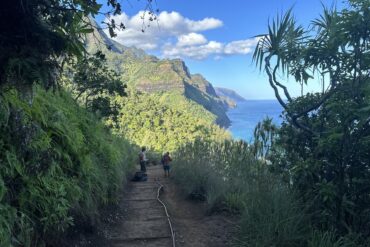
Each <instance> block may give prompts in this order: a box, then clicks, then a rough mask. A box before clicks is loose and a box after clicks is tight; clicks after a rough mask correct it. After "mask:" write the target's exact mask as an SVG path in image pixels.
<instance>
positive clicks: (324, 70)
mask: <svg viewBox="0 0 370 247" xmlns="http://www.w3.org/2000/svg"><path fill="white" fill-rule="evenodd" d="M148 2H149V5H148V6H150V2H151V1H148ZM107 3H109V5H110V6H111V7H112V9H111V11H110V13H111V14H113V15H114V14H119V13H120V12H121V6H120V4H119V3H117V1H116V0H108V1H107ZM348 3H349V5H348V6H347V7H346V9H343V10H342V11H337V10H335V9H327V8H324V11H323V13H322V15H321V16H320V18H318V19H316V20H314V21H313V22H312V27H313V28H312V29H311V28H310V29H308V30H306V29H304V28H303V27H301V26H298V25H297V23H296V20H295V19H294V18H293V16H292V14H291V11H288V13H287V14H285V15H284V16H282V17H279V18H276V19H275V20H273V22H272V23H271V25H269V27H268V34H264V35H260V40H259V43H258V45H257V47H256V50H255V53H254V59H255V61H256V63H257V65H258V66H259V67H260V68H261V69H262V68H264V70H265V71H266V73H267V75H268V79H269V83H270V85H271V87H272V88H273V89H274V90H275V94H276V97H277V99H278V100H279V102H280V104H281V105H282V106H283V108H284V110H285V112H284V114H285V115H284V122H283V124H282V126H281V127H280V128H279V129H278V128H276V126H274V125H273V124H272V123H271V120H269V119H267V120H265V121H264V122H262V123H260V124H259V125H257V126H256V130H255V133H254V134H255V138H254V139H255V142H254V143H253V144H246V143H244V142H241V141H231V140H230V136H229V134H228V133H227V132H226V131H225V130H224V129H222V128H220V127H219V126H217V125H215V124H216V123H217V124H219V125H220V126H227V125H228V124H229V120H228V118H227V116H226V115H225V111H226V105H225V102H224V101H223V100H222V99H220V98H219V97H217V95H216V94H215V91H214V89H213V87H212V85H211V84H210V83H209V82H207V81H206V80H205V79H204V78H203V77H202V76H200V75H191V74H190V73H189V71H188V69H187V67H186V66H185V64H184V63H183V62H182V61H181V60H178V59H175V60H160V59H158V58H156V57H153V56H148V55H146V54H145V53H144V52H143V51H141V50H138V49H134V48H127V47H124V46H121V45H119V44H117V43H116V42H114V41H111V40H109V39H108V37H106V35H105V34H104V33H103V32H102V30H97V29H96V28H95V27H94V25H91V20H90V17H89V16H90V15H92V16H94V15H95V14H97V13H98V12H99V10H100V8H101V5H100V4H98V3H97V2H96V1H86V0H73V1H69V0H66V1H57V0H48V1H46V0H41V1H35V0H30V1H8V2H7V3H6V4H4V6H3V7H4V11H2V13H3V14H4V15H1V22H0V23H1V24H0V25H1V28H0V36H1V37H2V39H1V40H0V55H1V56H0V90H1V94H0V166H1V169H0V246H6V247H7V246H45V245H55V244H56V243H58V241H60V240H61V239H62V236H63V234H66V232H68V230H69V229H71V227H72V226H82V225H83V226H86V225H90V226H91V225H95V224H96V223H97V222H98V220H99V210H100V209H101V208H102V207H103V206H105V205H107V204H109V203H114V202H116V200H117V193H118V192H119V191H120V189H121V187H122V184H123V181H124V178H125V175H126V173H127V172H128V171H129V170H130V168H131V166H132V165H133V164H134V163H135V158H136V157H135V154H136V152H135V144H136V145H145V146H148V147H149V148H150V149H151V150H153V151H155V152H163V151H171V152H174V156H175V159H174V160H175V162H174V163H175V164H174V173H175V175H176V176H175V179H176V181H177V182H178V183H179V184H180V185H181V186H183V188H184V190H185V191H186V192H187V193H188V194H189V195H192V196H194V197H198V198H202V199H205V200H206V201H207V202H208V203H209V206H210V208H209V209H210V211H217V210H226V211H228V212H231V213H236V214H239V215H240V217H241V219H240V228H239V233H238V238H237V241H236V242H235V244H236V245H237V246H287V247H289V246H307V247H311V246H312V247H313V246H315V247H316V246H323V247H324V246H368V244H369V242H370V234H369V233H370V225H369V222H370V216H369V209H370V167H369V164H370V153H369V146H370V118H369V116H370V87H369V82H370V79H369V74H370V72H369V67H370V51H369V47H370V25H369V23H370V2H369V1H366V0H349V1H348ZM150 14H153V12H150ZM9 23H11V25H10V24H9ZM107 25H108V30H109V32H110V34H111V36H114V35H115V34H114V29H115V28H118V26H119V24H118V23H114V21H112V22H110V23H107ZM4 37H5V38H4ZM92 37H94V38H96V40H95V41H96V43H94V45H92V42H93V40H94V38H92ZM85 45H86V46H85ZM100 45H102V46H103V47H101V49H100V47H99V46H100ZM106 46H109V48H110V49H108V48H106ZM99 50H103V52H104V53H106V56H105V55H103V54H102V53H101V52H99ZM86 51H90V52H91V54H95V56H91V55H89V54H87V52H86ZM61 72H63V73H61ZM117 73H120V75H118V74H117ZM278 73H283V74H285V75H287V76H293V77H294V79H295V80H296V81H297V82H298V83H300V84H301V85H302V86H303V85H304V84H307V83H309V82H310V81H309V79H310V78H313V77H315V76H318V77H322V79H323V89H322V92H320V93H315V94H312V93H311V94H306V95H303V94H302V96H301V97H297V98H293V97H291V95H290V94H289V88H287V87H286V86H284V85H283V84H282V82H280V81H278V80H277V78H279V79H281V77H280V76H277V75H278ZM314 73H315V74H314ZM60 74H62V75H63V76H62V77H61V76H60ZM123 82H126V83H127V86H128V88H129V90H128V96H127V97H123V96H125V93H126V92H125V84H124V83H123ZM324 82H325V83H327V85H325V83H324ZM61 86H64V89H63V88H62V87H61ZM51 88H52V89H53V90H49V91H46V90H47V89H51ZM65 90H66V91H68V92H66V91H65ZM139 91H141V92H139ZM284 98H286V99H287V100H286V101H284V100H283V99H284ZM79 104H80V105H79ZM81 105H83V106H84V108H82V107H81ZM102 121H103V122H102ZM111 130H112V131H113V132H114V133H115V134H116V135H118V136H120V137H117V136H113V135H112V134H111ZM122 137H123V138H122Z"/></svg>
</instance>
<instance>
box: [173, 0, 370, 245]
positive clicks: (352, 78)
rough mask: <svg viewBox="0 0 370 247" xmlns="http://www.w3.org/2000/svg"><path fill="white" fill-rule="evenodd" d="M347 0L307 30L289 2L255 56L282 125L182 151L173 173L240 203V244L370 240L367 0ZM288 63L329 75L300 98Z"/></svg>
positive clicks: (196, 188) (305, 73)
mask: <svg viewBox="0 0 370 247" xmlns="http://www.w3.org/2000/svg"><path fill="white" fill-rule="evenodd" d="M348 3H349V5H348V7H347V8H346V9H343V10H342V11H337V10H335V9H327V8H324V11H323V14H322V15H321V16H320V18H319V19H316V20H314V21H313V22H312V26H313V29H311V28H310V29H308V30H305V29H304V28H303V27H301V26H298V25H297V23H296V20H295V19H294V18H293V16H292V14H291V10H290V11H288V13H287V14H285V15H284V16H282V17H278V18H276V19H275V20H273V21H272V23H271V25H269V30H268V31H269V32H268V34H266V35H261V36H260V41H259V43H258V45H257V47H256V50H255V53H254V59H255V61H256V63H257V65H258V66H260V68H264V70H265V71H266V73H267V75H268V78H269V83H270V85H271V87H272V88H273V89H274V90H275V94H276V97H277V99H278V100H279V102H280V104H281V105H282V106H283V107H284V110H285V112H284V122H283V124H282V126H281V128H279V129H277V128H276V127H275V126H273V125H272V124H271V121H270V120H269V119H267V120H265V121H264V122H262V123H260V124H258V126H256V130H255V138H254V139H255V142H254V143H253V144H251V145H250V146H247V145H246V144H243V143H238V142H225V143H208V142H196V143H194V144H189V145H187V146H185V147H183V148H181V149H180V150H179V152H178V153H177V156H176V159H177V160H178V161H177V162H176V164H175V165H174V167H175V168H174V170H175V173H176V180H177V181H178V182H179V183H180V184H181V185H183V186H184V189H185V190H186V191H187V192H188V193H189V194H200V195H201V196H203V197H205V198H206V199H207V201H208V202H209V204H210V206H211V207H216V208H219V207H220V205H221V208H224V209H226V210H229V211H240V213H241V221H240V231H239V232H240V235H239V237H238V240H237V241H236V245H240V246H368V245H369V243H370V235H369V229H370V228H369V222H370V218H369V214H368V213H369V208H370V190H369V189H370V184H369V183H370V182H369V181H370V169H369V161H370V153H369V146H370V142H369V140H370V118H369V116H370V98H369V95H370V87H369V82H370V78H369V67H370V59H369V54H370V50H369V47H370V25H369V23H370V2H369V1H362V0H350V1H348ZM281 72H282V73H284V74H286V75H288V76H293V77H294V78H295V80H296V81H297V82H298V83H300V84H301V85H304V84H307V83H309V82H310V81H309V79H310V78H313V77H314V76H322V78H323V80H324V82H326V83H327V85H326V86H325V84H324V86H323V90H322V92H320V93H315V94H312V93H310V94H306V95H302V96H301V97H297V98H293V97H291V95H290V94H289V88H287V87H286V86H284V84H283V83H282V82H281V81H279V80H281V76H280V77H279V76H277V74H278V73H281ZM313 73H315V74H313ZM277 78H279V80H278V79H277ZM283 98H286V99H287V101H284V100H283ZM235 209H237V210H235Z"/></svg>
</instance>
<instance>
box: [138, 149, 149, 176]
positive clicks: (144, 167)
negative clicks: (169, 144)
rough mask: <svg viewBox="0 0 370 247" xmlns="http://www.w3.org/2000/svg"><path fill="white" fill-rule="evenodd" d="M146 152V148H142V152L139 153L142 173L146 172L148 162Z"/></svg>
mask: <svg viewBox="0 0 370 247" xmlns="http://www.w3.org/2000/svg"><path fill="white" fill-rule="evenodd" d="M145 152H146V148H145V147H142V148H141V151H140V153H139V163H140V170H141V171H142V172H146V166H145V165H146V161H147V159H146V154H145Z"/></svg>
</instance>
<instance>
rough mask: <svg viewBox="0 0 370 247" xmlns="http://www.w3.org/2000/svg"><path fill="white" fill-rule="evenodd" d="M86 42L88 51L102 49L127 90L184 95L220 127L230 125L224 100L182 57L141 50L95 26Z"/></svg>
mask: <svg viewBox="0 0 370 247" xmlns="http://www.w3.org/2000/svg"><path fill="white" fill-rule="evenodd" d="M96 25H97V24H96ZM96 41H98V43H96ZM85 43H86V46H87V50H88V51H89V52H90V53H95V52H97V51H98V50H99V49H101V50H102V51H103V52H104V54H105V56H106V59H107V63H108V64H109V67H110V68H111V69H114V70H115V71H117V72H118V73H119V74H120V76H121V77H120V79H121V81H124V82H125V83H126V85H127V87H128V88H129V89H131V90H134V91H135V90H138V91H141V92H146V93H163V92H166V93H173V97H177V98H178V99H179V100H180V101H182V98H183V97H184V96H185V97H186V98H187V99H189V100H191V101H193V102H195V103H197V104H199V105H201V106H203V107H204V108H205V109H206V110H207V111H209V112H211V113H212V114H214V115H215V116H216V118H215V119H214V120H213V121H214V123H216V124H218V125H220V126H223V127H226V126H229V125H230V120H229V119H228V117H227V116H226V110H227V108H228V104H227V102H225V100H223V99H221V98H219V97H218V96H217V95H216V93H215V90H214V89H213V86H212V84H211V83H209V82H208V81H207V80H206V79H205V78H204V77H202V76H201V75H199V74H195V75H192V74H190V72H189V71H188V68H187V67H186V65H185V63H184V62H183V61H182V60H180V59H173V60H168V59H163V60H161V59H158V58H156V57H154V56H150V55H147V54H145V52H144V51H142V50H138V49H136V48H131V47H125V46H123V45H120V44H118V43H116V42H114V41H111V40H110V39H109V38H108V37H107V36H106V35H105V33H104V32H102V31H101V30H96V29H94V33H93V34H89V35H88V36H87V39H86V41H85ZM100 43H103V44H109V43H112V47H111V48H112V49H111V50H108V49H106V48H104V46H103V47H101V46H100V45H99V44H100Z"/></svg>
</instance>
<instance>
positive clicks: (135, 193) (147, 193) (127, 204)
mask: <svg viewBox="0 0 370 247" xmlns="http://www.w3.org/2000/svg"><path fill="white" fill-rule="evenodd" d="M147 174H148V181H146V182H129V185H128V188H127V189H126V191H125V193H124V194H123V196H124V200H123V202H122V205H121V207H122V208H124V218H125V220H124V221H123V222H122V224H120V225H118V226H117V227H115V229H114V230H113V231H112V232H111V233H110V234H109V235H110V236H109V242H110V245H111V246H115V247H121V246H122V247H123V246H124V247H138V246H146V247H157V246H158V247H159V246H162V247H167V246H169V247H170V246H172V235H171V230H170V227H169V224H168V220H167V216H166V213H165V210H164V208H163V206H162V204H160V203H159V202H158V201H157V191H158V188H159V185H158V184H157V182H156V181H157V179H159V178H162V176H163V175H162V169H161V167H159V166H157V167H148V169H147ZM160 182H161V183H164V182H163V181H160Z"/></svg>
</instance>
